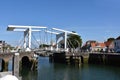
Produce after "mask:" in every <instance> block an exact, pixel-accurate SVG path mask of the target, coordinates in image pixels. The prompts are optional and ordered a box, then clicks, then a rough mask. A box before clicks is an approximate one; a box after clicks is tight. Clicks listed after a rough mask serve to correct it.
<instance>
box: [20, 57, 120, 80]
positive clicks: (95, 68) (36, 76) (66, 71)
mask: <svg viewBox="0 0 120 80" xmlns="http://www.w3.org/2000/svg"><path fill="white" fill-rule="evenodd" d="M20 75H21V76H22V80H120V67H113V66H103V65H91V64H89V65H88V64H84V65H81V66H73V65H65V64H55V63H51V62H49V58H48V57H39V58H38V71H29V70H27V69H23V70H22V71H21V74H20Z"/></svg>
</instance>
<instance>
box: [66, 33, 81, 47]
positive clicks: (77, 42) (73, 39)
mask: <svg viewBox="0 0 120 80" xmlns="http://www.w3.org/2000/svg"><path fill="white" fill-rule="evenodd" d="M72 32H74V33H76V32H75V31H72ZM67 41H68V42H69V46H70V47H71V48H77V47H81V45H82V39H81V36H79V35H74V34H69V35H68V39H67Z"/></svg>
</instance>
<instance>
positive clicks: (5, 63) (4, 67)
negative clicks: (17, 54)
mask: <svg viewBox="0 0 120 80" xmlns="http://www.w3.org/2000/svg"><path fill="white" fill-rule="evenodd" d="M2 68H3V71H8V61H5V62H4V64H3V66H2Z"/></svg>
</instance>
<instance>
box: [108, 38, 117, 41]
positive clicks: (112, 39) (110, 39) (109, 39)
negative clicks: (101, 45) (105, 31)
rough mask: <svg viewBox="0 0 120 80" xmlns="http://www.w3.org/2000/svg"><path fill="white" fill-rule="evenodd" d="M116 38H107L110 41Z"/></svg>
mask: <svg viewBox="0 0 120 80" xmlns="http://www.w3.org/2000/svg"><path fill="white" fill-rule="evenodd" d="M114 40H115V38H108V39H107V41H108V42H109V41H114Z"/></svg>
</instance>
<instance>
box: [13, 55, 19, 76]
mask: <svg viewBox="0 0 120 80" xmlns="http://www.w3.org/2000/svg"><path fill="white" fill-rule="evenodd" d="M13 75H14V76H16V77H17V78H19V53H15V55H14V59H13Z"/></svg>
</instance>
